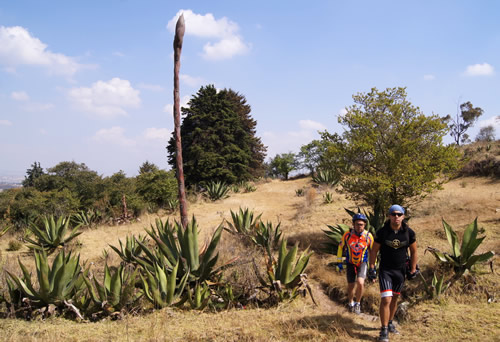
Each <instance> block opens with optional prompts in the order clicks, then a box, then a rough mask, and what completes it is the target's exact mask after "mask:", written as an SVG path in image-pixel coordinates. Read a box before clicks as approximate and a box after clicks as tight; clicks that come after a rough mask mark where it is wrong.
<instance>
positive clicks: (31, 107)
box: [22, 103, 54, 112]
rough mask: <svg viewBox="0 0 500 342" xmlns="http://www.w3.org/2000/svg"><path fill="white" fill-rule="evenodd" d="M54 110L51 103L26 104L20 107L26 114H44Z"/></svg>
mask: <svg viewBox="0 0 500 342" xmlns="http://www.w3.org/2000/svg"><path fill="white" fill-rule="evenodd" d="M52 108H54V105H53V104H52V103H28V104H25V105H23V106H22V109H23V110H25V111H27V112H44V111H47V110H51V109H52Z"/></svg>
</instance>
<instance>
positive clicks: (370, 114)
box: [328, 87, 459, 214]
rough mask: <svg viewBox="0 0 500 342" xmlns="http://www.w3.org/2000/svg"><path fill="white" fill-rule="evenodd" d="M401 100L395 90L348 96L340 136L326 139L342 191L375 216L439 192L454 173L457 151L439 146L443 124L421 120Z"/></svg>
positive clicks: (402, 94) (434, 117)
mask: <svg viewBox="0 0 500 342" xmlns="http://www.w3.org/2000/svg"><path fill="white" fill-rule="evenodd" d="M406 97H407V94H406V88H401V87H399V88H388V89H386V90H385V91H378V90H377V89H376V88H373V89H371V91H370V92H369V93H358V94H356V95H354V96H353V99H354V102H355V104H354V105H352V106H351V107H349V108H348V111H347V113H346V114H345V115H343V116H341V117H340V118H339V123H341V124H342V125H343V126H345V127H346V130H345V132H344V133H343V134H342V136H338V135H331V136H330V139H331V141H336V143H335V144H333V145H332V146H330V147H329V151H328V153H329V154H330V155H331V156H332V158H333V159H335V160H337V161H338V163H339V167H340V169H341V170H344V171H343V180H342V183H341V184H342V187H343V190H344V191H345V192H346V193H348V194H349V196H350V197H351V198H352V199H354V200H358V201H363V202H365V203H367V204H369V205H370V206H371V207H372V208H373V210H374V212H375V213H379V214H380V213H384V212H385V209H387V207H388V206H389V205H390V204H393V203H398V204H401V205H409V204H410V203H412V202H414V201H418V200H419V199H420V198H422V197H424V196H425V195H426V194H428V193H430V192H432V191H433V190H435V189H439V188H440V186H441V184H442V183H443V182H444V181H445V180H446V177H445V175H446V174H448V172H450V171H453V170H456V169H457V168H458V165H457V164H458V160H459V154H458V150H457V149H456V147H455V146H454V145H452V146H444V145H443V144H442V138H443V136H444V135H446V133H447V131H448V130H447V125H446V121H445V120H444V119H443V118H440V117H438V116H437V115H432V116H426V115H424V114H423V113H422V112H421V111H420V109H419V108H418V107H415V106H413V105H412V104H411V103H410V102H409V101H408V100H407V98H406ZM348 167H349V168H348ZM346 170H349V171H348V172H346Z"/></svg>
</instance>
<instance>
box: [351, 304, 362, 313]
mask: <svg viewBox="0 0 500 342" xmlns="http://www.w3.org/2000/svg"><path fill="white" fill-rule="evenodd" d="M353 312H354V313H355V314H356V315H359V314H361V304H360V303H356V304H354V310H353Z"/></svg>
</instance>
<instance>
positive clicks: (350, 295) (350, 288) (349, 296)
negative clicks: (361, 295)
mask: <svg viewBox="0 0 500 342" xmlns="http://www.w3.org/2000/svg"><path fill="white" fill-rule="evenodd" d="M355 284H356V283H347V301H348V302H349V305H351V304H352V303H353V301H354V285H355Z"/></svg>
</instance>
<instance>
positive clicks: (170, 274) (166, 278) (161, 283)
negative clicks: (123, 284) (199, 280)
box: [141, 260, 189, 308]
mask: <svg viewBox="0 0 500 342" xmlns="http://www.w3.org/2000/svg"><path fill="white" fill-rule="evenodd" d="M179 265H180V262H179V260H177V262H176V263H175V265H174V267H173V268H172V269H171V270H166V269H165V268H163V267H162V266H160V265H158V264H155V265H154V271H153V272H151V271H149V270H148V269H146V270H145V277H143V276H142V275H141V280H142V285H143V288H144V295H145V297H146V299H147V300H149V301H150V302H151V303H153V305H154V306H155V308H164V307H166V306H170V305H172V304H177V303H174V302H181V301H180V298H181V296H182V294H183V292H184V287H185V286H186V283H187V280H188V277H189V271H188V272H185V273H184V275H183V276H182V277H181V278H180V279H179V278H178V277H177V271H178V270H179Z"/></svg>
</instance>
